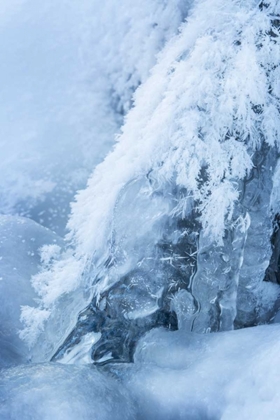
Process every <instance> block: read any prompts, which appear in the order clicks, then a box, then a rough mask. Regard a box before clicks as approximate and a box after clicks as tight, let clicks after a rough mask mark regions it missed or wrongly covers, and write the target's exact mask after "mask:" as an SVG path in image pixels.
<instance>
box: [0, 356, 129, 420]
mask: <svg viewBox="0 0 280 420" xmlns="http://www.w3.org/2000/svg"><path fill="white" fill-rule="evenodd" d="M0 418H1V419H3V420H19V419H21V420H30V419H33V420H53V419H55V420H77V419H81V420H89V419H93V420H132V419H135V415H134V409H133V404H132V403H131V402H130V401H129V400H128V396H127V392H126V391H125V389H124V388H123V386H122V385H121V384H120V383H118V382H117V381H114V380H113V379H112V378H110V377H109V376H107V377H105V376H104V375H103V374H102V373H100V372H98V371H97V370H96V369H95V368H94V367H77V366H65V365H59V364H39V365H29V366H20V367H16V368H10V369H6V370H3V371H1V378H0Z"/></svg>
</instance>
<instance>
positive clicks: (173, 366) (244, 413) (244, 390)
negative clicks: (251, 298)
mask: <svg viewBox="0 0 280 420" xmlns="http://www.w3.org/2000/svg"><path fill="white" fill-rule="evenodd" d="M279 332H280V327H279V325H274V326H261V327H256V328H249V329H244V330H239V331H234V332H226V333H218V334H206V335H200V334H188V333H184V332H180V331H179V332H166V331H163V330H154V331H152V332H150V333H149V334H148V335H147V336H146V337H144V338H143V339H142V340H141V341H140V343H139V344H138V348H137V351H136V355H135V366H133V367H132V368H131V370H128V371H127V372H125V371H124V370H122V369H121V368H120V371H118V372H117V375H122V376H123V379H122V380H123V381H124V383H125V384H126V386H127V388H128V389H129V390H130V392H131V394H132V396H133V398H135V399H136V401H137V406H138V410H139V415H138V417H137V418H139V419H164V420H173V419H174V420H175V419H178V420H179V419H186V418H187V419H190V420H194V419H197V420H198V419H199V420H201V419H211V420H214V419H215V420H218V419H223V420H229V419H238V420H245V419H258V420H263V419H264V418H269V419H273V420H276V419H278V417H279V391H278V378H279V374H280V372H279V369H280V365H279V363H278V357H277V355H278V353H279ZM120 372H121V373H120Z"/></svg>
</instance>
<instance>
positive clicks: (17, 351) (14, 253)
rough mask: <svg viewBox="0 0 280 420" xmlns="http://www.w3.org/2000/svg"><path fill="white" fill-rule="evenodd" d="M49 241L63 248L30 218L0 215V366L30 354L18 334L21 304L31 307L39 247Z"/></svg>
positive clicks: (18, 360) (32, 304) (25, 357)
mask: <svg viewBox="0 0 280 420" xmlns="http://www.w3.org/2000/svg"><path fill="white" fill-rule="evenodd" d="M50 244H51V245H52V246H55V247H62V246H63V240H62V239H61V238H60V237H59V236H57V235H56V234H54V233H53V232H51V231H50V230H48V229H46V228H44V227H42V226H40V225H38V224H37V223H35V222H33V221H32V220H29V219H25V218H22V217H17V216H3V215H1V216H0V318H1V323H0V366H9V365H13V364H19V363H23V362H26V361H27V360H28V359H29V357H30V353H29V349H28V346H27V345H26V344H25V343H24V342H23V341H22V340H21V339H20V338H19V335H18V334H19V331H20V330H21V329H22V327H23V326H22V324H21V322H20V316H21V306H24V305H31V306H34V303H35V299H36V293H35V290H34V289H33V287H32V285H31V276H32V275H34V274H36V273H37V272H38V270H39V267H40V262H41V257H40V248H41V247H42V246H43V245H50ZM30 315H31V318H32V314H30ZM36 315H37V314H36ZM42 315H45V316H46V315H47V314H46V313H44V312H43V313H42V314H41V316H42ZM34 318H35V320H36V316H35V314H34ZM37 327H39V325H37Z"/></svg>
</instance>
